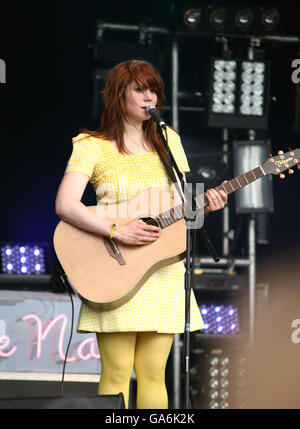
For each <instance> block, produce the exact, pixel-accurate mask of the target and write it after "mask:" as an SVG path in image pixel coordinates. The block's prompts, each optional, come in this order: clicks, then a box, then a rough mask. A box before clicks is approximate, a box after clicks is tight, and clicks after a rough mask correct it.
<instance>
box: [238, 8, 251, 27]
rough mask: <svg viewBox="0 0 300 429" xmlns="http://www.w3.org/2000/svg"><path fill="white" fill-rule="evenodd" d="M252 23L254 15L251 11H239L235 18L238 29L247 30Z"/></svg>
mask: <svg viewBox="0 0 300 429" xmlns="http://www.w3.org/2000/svg"><path fill="white" fill-rule="evenodd" d="M253 21H254V13H253V11H252V10H251V9H243V10H240V11H239V12H238V13H237V14H236V16H235V23H236V25H237V27H239V28H240V29H243V30H244V29H245V30H248V29H249V28H250V27H251V25H252V24H253Z"/></svg>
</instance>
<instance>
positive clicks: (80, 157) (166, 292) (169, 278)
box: [66, 128, 204, 333]
mask: <svg viewBox="0 0 300 429" xmlns="http://www.w3.org/2000/svg"><path fill="white" fill-rule="evenodd" d="M168 140H169V146H170V149H171V151H172V154H173V156H174V158H175V160H176V162H177V164H178V167H179V169H180V170H181V171H182V172H187V171H189V166H188V162H187V159H186V156H185V153H184V150H183V147H182V145H181V142H180V138H179V136H178V134H177V133H175V131H173V130H172V129H170V128H168ZM71 171H75V172H79V173H83V174H86V175H87V176H88V177H89V178H90V182H91V184H92V185H93V187H94V189H95V192H96V197H97V204H115V203H119V202H121V201H124V200H130V199H132V198H133V197H134V196H135V195H136V194H138V193H140V192H141V191H143V190H145V189H147V188H150V187H161V188H164V189H167V190H169V189H170V183H169V181H168V177H167V175H166V173H165V170H164V167H163V164H162V162H161V160H160V157H159V155H158V154H157V153H156V152H146V153H142V154H133V155H122V154H120V153H119V152H118V150H117V149H116V148H115V147H114V146H113V145H112V144H111V143H110V142H109V141H107V140H104V139H100V138H96V137H91V136H89V135H87V134H84V133H81V134H79V135H78V136H77V137H74V138H73V152H72V155H71V157H70V159H69V162H68V165H67V168H66V173H67V172H71ZM184 273H185V267H184V263H183V262H182V261H181V262H178V263H175V264H172V265H169V266H167V267H163V268H161V269H159V270H158V271H156V272H155V273H154V274H153V275H152V276H151V277H150V278H149V279H148V280H147V281H146V282H145V283H144V285H143V286H142V288H141V289H140V290H139V291H138V292H137V294H136V295H135V296H134V297H133V298H132V299H131V300H130V301H128V302H127V303H126V304H124V305H122V306H121V307H119V308H117V309H115V310H111V311H95V310H92V309H91V308H89V307H88V306H87V305H85V304H83V303H82V304H81V309H80V314H79V319H78V326H77V330H78V332H129V331H133V332H138V331H156V332H160V333H182V332H184V322H185V309H184V307H185V290H184ZM99 275H101V272H100V273H99ZM107 286H108V287H109V285H107ZM203 327H204V323H203V320H202V317H201V314H200V311H199V308H198V306H197V303H196V299H195V296H194V293H193V291H192V293H191V331H196V330H198V329H202V328H203Z"/></svg>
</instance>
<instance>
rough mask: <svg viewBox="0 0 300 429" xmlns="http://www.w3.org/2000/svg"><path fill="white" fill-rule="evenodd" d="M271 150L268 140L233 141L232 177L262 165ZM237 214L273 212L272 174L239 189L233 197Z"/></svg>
mask: <svg viewBox="0 0 300 429" xmlns="http://www.w3.org/2000/svg"><path fill="white" fill-rule="evenodd" d="M270 150H271V143H270V141H269V140H249V141H248V140H247V141H235V140H234V141H233V158H234V175H235V176H239V175H241V174H244V173H246V172H248V171H250V170H251V169H253V168H255V167H257V166H259V165H262V164H264V163H265V162H266V161H267V159H268V156H269V154H270ZM235 208H236V212H237V213H270V212H272V211H273V188H272V174H268V175H267V176H265V177H262V178H261V179H260V180H256V181H255V182H253V183H251V184H249V185H247V186H245V187H243V188H241V189H239V190H238V191H237V192H236V195H235Z"/></svg>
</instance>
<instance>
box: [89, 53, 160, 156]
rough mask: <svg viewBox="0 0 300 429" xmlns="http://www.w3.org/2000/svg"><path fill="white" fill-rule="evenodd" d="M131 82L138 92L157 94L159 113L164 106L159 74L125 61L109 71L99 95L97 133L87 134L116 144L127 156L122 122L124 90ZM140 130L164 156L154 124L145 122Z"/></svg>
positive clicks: (150, 67) (144, 64)
mask: <svg viewBox="0 0 300 429" xmlns="http://www.w3.org/2000/svg"><path fill="white" fill-rule="evenodd" d="M133 81H135V82H136V83H137V84H138V85H139V87H140V88H141V89H151V90H152V91H154V92H155V93H156V95H157V105H156V107H157V109H158V110H161V108H162V106H163V104H164V102H165V93H164V84H163V81H162V79H161V77H160V74H159V72H158V70H157V69H156V67H154V66H153V65H152V64H150V63H148V62H147V61H142V60H131V61H125V62H122V63H120V64H117V65H116V66H115V67H113V68H112V69H111V70H110V71H109V73H108V75H107V78H106V84H105V87H104V90H103V94H102V96H103V105H104V111H103V113H102V115H101V118H100V127H99V128H98V130H97V131H93V132H89V134H90V135H93V136H94V137H102V138H105V139H106V140H115V141H116V142H117V147H118V150H119V152H121V153H128V152H127V151H126V148H125V145H124V140H123V135H124V122H123V121H124V119H125V118H126V116H127V112H126V108H125V90H126V87H127V86H128V85H129V84H130V83H131V82H133ZM143 130H144V133H145V137H146V139H147V142H149V144H150V145H151V148H152V149H153V150H156V151H158V152H159V153H160V154H162V155H163V156H164V148H163V145H162V142H161V139H160V136H159V134H158V131H157V126H156V123H155V122H154V121H153V120H151V119H149V120H147V121H144V122H143Z"/></svg>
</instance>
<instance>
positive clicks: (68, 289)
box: [57, 266, 74, 396]
mask: <svg viewBox="0 0 300 429" xmlns="http://www.w3.org/2000/svg"><path fill="white" fill-rule="evenodd" d="M57 269H58V271H59V276H60V278H61V281H62V283H63V285H64V286H65V288H66V290H67V292H68V294H69V296H70V299H71V307H72V317H71V332H70V337H69V342H68V346H67V350H66V355H65V359H64V364H63V370H62V378H61V383H60V395H61V396H63V395H64V379H65V369H66V363H67V358H68V353H69V349H70V345H71V342H72V337H73V326H74V301H73V297H72V292H71V290H70V287H69V286H68V280H67V278H66V275H65V274H64V272H63V271H62V269H61V268H60V267H59V266H57Z"/></svg>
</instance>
